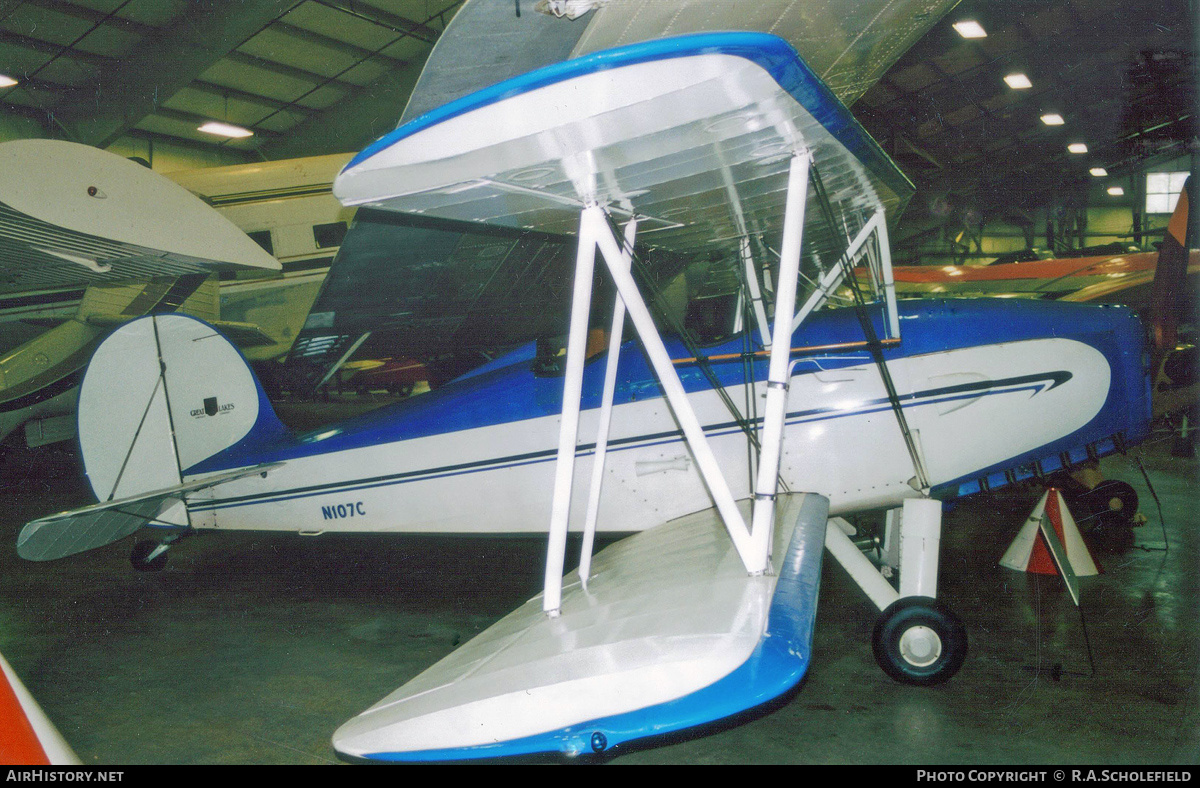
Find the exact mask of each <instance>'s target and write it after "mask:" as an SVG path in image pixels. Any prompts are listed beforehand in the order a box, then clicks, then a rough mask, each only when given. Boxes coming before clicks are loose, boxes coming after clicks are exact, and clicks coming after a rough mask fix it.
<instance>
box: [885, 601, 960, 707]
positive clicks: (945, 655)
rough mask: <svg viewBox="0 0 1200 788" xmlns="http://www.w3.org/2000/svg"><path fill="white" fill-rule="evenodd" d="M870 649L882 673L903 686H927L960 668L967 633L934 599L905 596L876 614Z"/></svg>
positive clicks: (948, 610)
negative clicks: (872, 650) (877, 615)
mask: <svg viewBox="0 0 1200 788" xmlns="http://www.w3.org/2000/svg"><path fill="white" fill-rule="evenodd" d="M871 645H872V648H873V649H874V652H875V661H876V662H878V663H879V667H881V668H883V672H884V673H886V674H888V675H889V676H891V677H892V678H893V679H895V680H896V681H900V682H903V683H905V684H917V685H922V686H931V685H934V684H941V683H942V682H943V681H946V680H947V679H949V678H951V677H952V676H954V674H955V673H957V672H958V669H959V668H961V667H962V664H963V661H964V660H965V659H966V657H967V629H966V627H965V626H963V623H962V620H961V619H959V617H958V616H956V615H955V614H954V613H952V612H951V611H950V609H949V608H947V607H946V606H945V605H943V604H942V603H941V602H939V601H937V600H936V599H933V598H931V597H924V596H908V597H902V598H900V599H898V600H896V601H895V602H893V603H892V604H891V605H889V606H888V607H887V608H886V609H885V610H884V611H883V612H882V613H880V614H879V619H878V620H877V621H876V623H875V631H874V633H873V634H872V636H871Z"/></svg>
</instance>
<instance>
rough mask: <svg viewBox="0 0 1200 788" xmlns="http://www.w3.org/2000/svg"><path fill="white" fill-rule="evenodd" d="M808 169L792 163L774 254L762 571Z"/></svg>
mask: <svg viewBox="0 0 1200 788" xmlns="http://www.w3.org/2000/svg"><path fill="white" fill-rule="evenodd" d="M811 164H812V156H811V155H810V154H809V153H808V152H807V151H805V152H804V153H801V154H797V155H796V156H793V157H792V164H791V170H790V172H789V174H788V193H787V204H786V206H785V208H784V215H783V245H782V246H781V247H780V250H779V280H778V282H777V284H776V288H775V326H774V333H773V336H772V338H771V359H770V364H769V367H768V372H767V401H766V405H765V409H764V412H763V427H762V440H761V444H760V445H761V450H760V452H759V458H758V480H757V482H756V483H755V487H754V511H753V515H752V517H753V519H752V523H753V524H752V526H751V529H750V542H751V550H752V553H751V555H752V560H753V563H754V564H755V566H761V567H763V568H765V567H766V565H767V560H768V558H769V556H768V552H769V550H770V546H771V528H772V524H773V523H774V519H775V493H776V491H777V490H778V484H779V482H778V480H779V457H780V453H781V451H782V446H783V423H784V419H785V417H786V415H787V389H788V380H789V376H788V357H789V354H790V352H791V347H792V312H793V310H794V309H795V307H796V280H797V279H798V278H799V275H800V248H801V246H802V242H803V231H804V209H805V205H806V203H807V201H808V172H809V167H810V165H811ZM747 568H749V566H748V567H747ZM751 571H755V570H753V569H752V570H751Z"/></svg>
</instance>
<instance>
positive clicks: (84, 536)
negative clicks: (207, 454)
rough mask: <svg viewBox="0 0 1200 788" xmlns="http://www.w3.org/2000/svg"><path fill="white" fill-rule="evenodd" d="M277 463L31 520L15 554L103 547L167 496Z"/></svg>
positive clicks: (32, 556)
mask: <svg viewBox="0 0 1200 788" xmlns="http://www.w3.org/2000/svg"><path fill="white" fill-rule="evenodd" d="M280 465H282V463H278V462H275V463H263V464H262V465H255V466H253V467H250V468H241V469H239V470H236V471H228V472H226V473H220V474H216V475H214V476H207V477H205V478H203V479H197V480H195V481H191V482H187V483H185V484H179V485H175V486H174V487H167V488H165V489H162V490H154V491H151V492H147V493H142V494H140V495H133V496H129V497H128V498H122V499H120V500H115V501H104V502H102V503H97V504H93V505H91V506H85V507H83V508H82V509H73V510H71V511H69V512H61V513H59V514H52V515H50V516H49V517H43V518H41V519H40V520H34V521H33V522H31V523H29V524H27V525H26V526H25V527H24V528H22V529H21V534H20V536H18V537H17V555H19V556H21V557H22V558H25V559H27V560H29V561H52V560H54V559H56V558H63V557H65V556H68V555H74V554H75V553H82V552H84V551H85V550H94V549H95V548H97V547H103V546H104V545H106V544H111V543H112V542H115V541H117V540H118V539H123V538H124V537H126V536H129V535H130V534H132V533H133V532H134V531H136V530H138V529H139V528H141V527H142V526H143V525H145V524H146V523H148V522H149V521H150V520H153V519H154V517H155V516H157V515H158V513H159V512H160V511H162V509H163V508H164V506H163V504H164V503H165V502H167V501H168V500H169V499H175V500H181V499H182V498H183V497H184V496H185V495H186V494H187V493H190V492H195V491H197V490H203V489H207V488H209V487H215V486H217V485H218V484H225V483H226V482H231V481H234V480H237V479H243V478H245V477H247V476H254V475H255V474H265V473H266V472H267V471H269V470H271V469H273V468H277V467H279V466H280Z"/></svg>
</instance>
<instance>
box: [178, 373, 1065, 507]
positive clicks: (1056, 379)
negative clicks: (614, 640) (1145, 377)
mask: <svg viewBox="0 0 1200 788" xmlns="http://www.w3.org/2000/svg"><path fill="white" fill-rule="evenodd" d="M1070 377H1071V374H1070V373H1069V372H1065V371H1056V372H1047V373H1044V374H1037V375H1023V376H1020V377H1014V378H1007V379H1004V380H993V381H979V382H975V383H967V384H962V385H958V386H947V387H942V388H937V389H929V390H927V391H924V392H914V393H912V394H906V395H903V396H901V397H900V399H901V401H902V402H908V403H910V407H913V406H916V407H919V406H925V405H937V404H943V403H946V402H954V401H959V400H964V399H976V398H979V397H984V396H993V395H997V394H1014V393H1018V392H1022V391H1032V392H1033V393H1034V394H1035V395H1036V394H1038V393H1040V392H1042V391H1044V390H1047V389H1049V388H1054V387H1055V386H1058V385H1060V384H1061V383H1063V382H1065V381H1066V380H1067V379H1069V378H1070ZM890 409H891V403H890V402H888V400H887V399H886V398H878V399H874V400H870V401H868V402H864V403H862V404H861V405H860V406H859V407H857V408H854V409H845V408H815V409H812V410H804V411H794V412H792V413H788V414H787V424H788V425H797V424H809V423H815V422H819V421H827V420H830V419H837V418H848V417H852V416H863V415H868V414H871V413H879V412H882V411H887V410H890ZM761 421H762V420H761V419H752V420H750V423H751V424H752V425H757V424H759V423H761ZM740 431H741V427H740V426H739V425H738V424H737V423H736V422H724V423H721V424H713V425H709V426H708V427H706V428H705V434H706V435H708V436H709V437H721V436H724V435H730V434H735V433H738V432H740ZM682 442H683V435H682V434H681V433H680V432H678V431H672V432H659V433H654V434H651V435H639V436H637V437H633V438H622V439H617V440H614V441H612V442H610V444H609V451H612V452H619V451H628V450H630V449H642V448H646V447H650V446H662V445H667V444H672V443H682ZM595 449H596V446H595V444H585V445H581V446H580V447H579V448H578V449H577V450H576V452H575V454H576V456H577V457H586V456H588V455H590V454H592V453H593V452H594V451H595ZM556 456H557V450H555V449H546V450H544V451H538V452H530V453H526V454H517V455H510V456H506V457H497V458H493V459H487V460H478V461H476V462H469V463H461V464H456V465H446V466H441V467H436V468H425V469H421V470H415V471H406V472H404V473H397V474H392V475H388V476H378V477H375V478H372V479H356V480H353V481H341V482H331V483H329V484H324V485H319V486H313V487H305V488H298V489H295V490H285V491H280V492H275V493H263V494H258V495H247V496H242V497H237V498H228V499H225V500H223V501H219V502H213V503H203V504H193V505H191V509H192V510H193V511H196V512H204V511H215V510H217V509H228V508H232V507H241V506H252V505H255V504H261V503H279V502H282V501H290V500H296V499H300V498H312V497H316V496H322V495H334V494H341V493H349V492H355V491H358V490H370V489H376V488H379V487H390V486H394V485H400V484H408V483H411V482H417V481H431V480H434V479H442V478H447V477H454V476H463V475H469V474H475V473H483V472H487V471H498V470H505V469H508V468H516V467H520V466H524V465H534V464H538V463H544V462H551V461H553V460H554V458H555V457H556Z"/></svg>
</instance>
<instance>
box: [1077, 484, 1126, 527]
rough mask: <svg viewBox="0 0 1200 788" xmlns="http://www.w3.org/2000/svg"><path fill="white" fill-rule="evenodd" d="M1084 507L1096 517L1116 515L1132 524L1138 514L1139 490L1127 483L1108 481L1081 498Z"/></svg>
mask: <svg viewBox="0 0 1200 788" xmlns="http://www.w3.org/2000/svg"><path fill="white" fill-rule="evenodd" d="M1080 498H1082V499H1083V502H1084V505H1085V506H1086V507H1087V508H1088V509H1089V510H1090V511H1091V512H1092V513H1093V514H1094V515H1095V516H1096V517H1102V516H1105V515H1116V516H1119V517H1121V518H1123V519H1124V520H1125V521H1126V522H1132V520H1133V516H1134V515H1135V514H1137V509H1138V494H1137V490H1135V489H1133V487H1132V486H1131V485H1129V484H1128V483H1126V482H1122V481H1118V480H1116V479H1108V480H1106V481H1102V482H1100V483H1099V484H1097V485H1096V486H1095V487H1093V488H1092V489H1090V490H1088V491H1087V492H1085V493H1084V494H1083V495H1081V496H1080Z"/></svg>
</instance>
